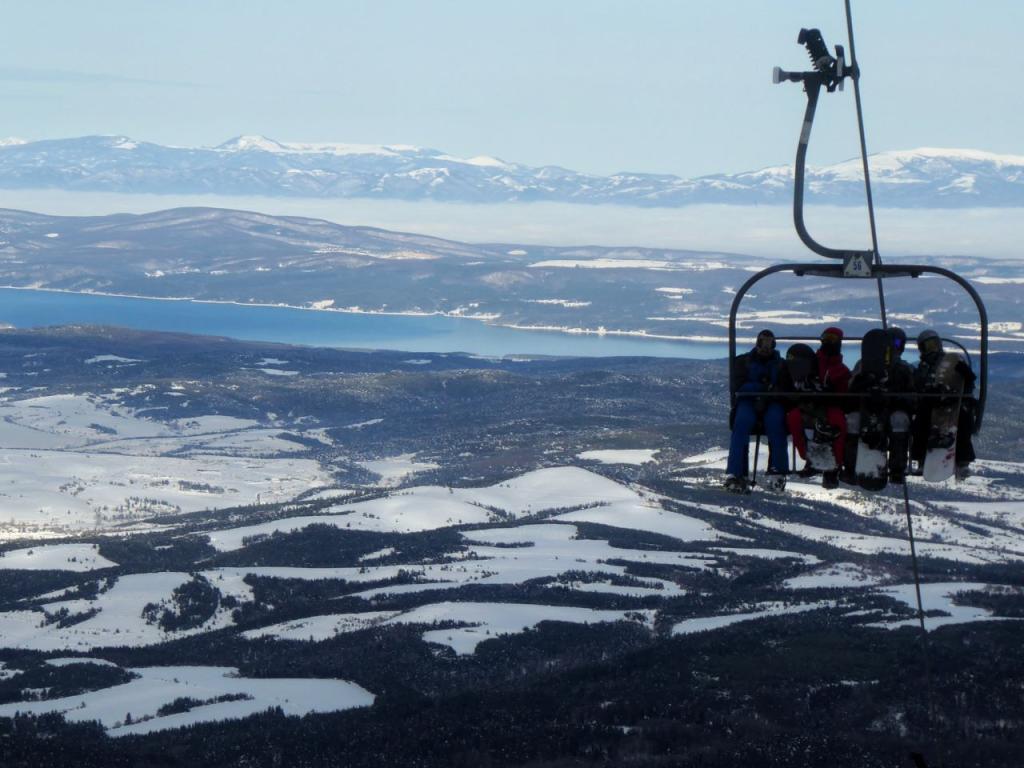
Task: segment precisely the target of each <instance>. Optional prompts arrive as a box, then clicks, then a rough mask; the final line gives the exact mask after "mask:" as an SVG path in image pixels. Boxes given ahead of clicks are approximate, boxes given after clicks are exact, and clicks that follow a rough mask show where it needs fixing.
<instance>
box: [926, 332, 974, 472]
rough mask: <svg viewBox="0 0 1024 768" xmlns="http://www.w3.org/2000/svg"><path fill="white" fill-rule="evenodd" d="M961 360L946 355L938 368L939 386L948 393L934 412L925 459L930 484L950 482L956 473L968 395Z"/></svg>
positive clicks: (958, 357)
mask: <svg viewBox="0 0 1024 768" xmlns="http://www.w3.org/2000/svg"><path fill="white" fill-rule="evenodd" d="M960 361H961V357H960V355H958V354H955V353H953V352H946V353H945V354H944V355H943V356H942V359H941V360H939V364H938V365H937V366H936V367H935V382H934V383H935V384H937V385H938V386H939V388H940V389H941V391H942V392H945V393H948V394H949V397H944V398H942V399H941V400H939V401H938V404H937V405H935V407H933V408H932V418H931V427H930V429H929V431H928V446H927V451H926V453H925V455H924V467H923V469H922V475H923V476H924V479H925V480H927V481H928V482H930V483H941V482H942V481H943V480H948V479H949V478H951V477H952V476H953V473H954V472H955V471H956V426H957V421H958V420H959V418H960V405H961V402H960V401H961V399H962V397H963V393H964V379H963V376H961V375H960V374H959V373H958V372H957V370H956V366H957V363H959V362H960Z"/></svg>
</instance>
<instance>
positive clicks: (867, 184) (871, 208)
mask: <svg viewBox="0 0 1024 768" xmlns="http://www.w3.org/2000/svg"><path fill="white" fill-rule="evenodd" d="M845 4H846V33H847V37H848V38H849V41H850V70H851V74H852V77H851V79H852V80H853V100H854V103H855V104H856V106H857V130H858V132H859V134H860V159H861V164H862V165H863V167H864V192H865V193H866V195H867V201H868V223H869V224H870V226H871V251H872V254H873V262H874V266H880V265H881V264H882V256H881V254H880V253H879V252H878V230H877V228H876V227H875V203H874V199H873V197H872V195H871V172H870V170H868V145H867V139H866V138H865V131H864V111H863V109H862V107H861V101H860V68H859V67H858V66H857V49H856V48H855V47H854V44H853V13H852V11H851V10H850V0H845ZM876 281H877V282H878V307H879V311H880V313H881V316H882V328H888V327H889V323H888V318H887V316H886V311H885V289H884V288H883V287H882V278H881V277H880V276H879V277H877V278H876Z"/></svg>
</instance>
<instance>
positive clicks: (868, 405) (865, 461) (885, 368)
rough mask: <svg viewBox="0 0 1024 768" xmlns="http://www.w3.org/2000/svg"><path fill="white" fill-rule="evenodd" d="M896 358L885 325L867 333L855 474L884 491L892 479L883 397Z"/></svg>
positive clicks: (860, 375) (870, 487)
mask: <svg viewBox="0 0 1024 768" xmlns="http://www.w3.org/2000/svg"><path fill="white" fill-rule="evenodd" d="M891 362H892V337H891V335H890V333H889V332H888V331H886V330H883V329H881V328H875V329H874V330H871V331H868V332H867V333H866V334H864V338H863V339H862V340H861V343H860V371H859V373H858V374H857V376H858V379H859V383H860V385H861V386H858V389H860V390H861V391H862V393H863V394H862V396H861V400H860V435H859V437H858V440H857V462H856V464H855V468H854V474H855V475H856V478H857V485H859V486H860V487H861V488H863V489H864V490H866V491H880V490H882V489H883V488H885V486H886V484H887V483H888V482H889V469H888V466H889V462H888V457H887V454H886V451H887V448H888V446H889V430H888V428H887V427H888V422H889V413H888V409H887V408H886V401H885V398H884V397H881V396H880V395H881V393H882V392H883V391H884V387H885V384H886V379H887V378H888V373H889V365H890V363H891Z"/></svg>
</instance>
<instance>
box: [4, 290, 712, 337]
mask: <svg viewBox="0 0 1024 768" xmlns="http://www.w3.org/2000/svg"><path fill="white" fill-rule="evenodd" d="M0 289H6V290H12V291H39V292H43V293H64V294H70V295H73V296H106V297H109V298H115V299H140V300H145V301H179V302H192V303H195V304H215V305H230V306H236V307H262V308H265V309H295V310H301V311H304V312H334V313H338V314H343V315H381V316H387V317H446V318H450V319H453V320H474V321H476V322H482V323H485V324H487V325H493V326H494V327H497V328H508V329H511V330H516V331H542V332H547V333H561V334H565V335H567V336H618V337H627V338H635V339H650V340H651V341H679V342H686V343H689V344H707V345H713V344H728V343H729V338H728V336H724V337H716V336H673V335H670V334H656V333H650V332H648V331H645V330H636V331H630V330H621V329H614V328H612V329H609V328H605V327H604V326H598V327H597V328H578V327H570V326H555V325H519V324H517V323H497V322H492V321H495V320H497V319H498V318H499V317H501V315H498V314H493V313H477V314H463V313H461V312H441V311H434V312H427V311H423V310H419V311H417V310H406V311H399V312H394V311H387V310H380V309H363V308H362V307H327V306H325V307H316V306H297V305H295V304H285V303H283V302H276V303H267V302H245V301H237V300H231V299H197V298H194V297H191V296H143V295H140V294H130V293H111V292H109V291H72V290H69V289H67V288H45V287H42V286H26V285H0Z"/></svg>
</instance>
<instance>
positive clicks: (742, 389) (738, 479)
mask: <svg viewBox="0 0 1024 768" xmlns="http://www.w3.org/2000/svg"><path fill="white" fill-rule="evenodd" d="M733 366H734V367H733V372H734V376H735V379H734V381H736V382H738V383H737V392H738V393H740V397H739V398H737V401H736V408H735V410H734V411H733V414H732V438H731V439H730V441H729V462H728V465H727V467H726V478H725V487H726V489H727V490H730V491H736V492H739V493H742V492H745V491H746V490H747V488H748V486H749V481H748V479H747V475H748V474H749V463H750V462H749V458H748V457H749V452H750V435H751V433H752V432H753V431H754V427H755V426H756V425H757V420H758V416H760V417H761V418H762V419H763V422H764V431H765V434H766V435H767V436H768V446H769V454H768V456H769V459H768V462H769V466H768V474H769V475H777V476H782V477H783V478H784V476H785V474H786V473H788V472H789V457H788V456H787V444H786V423H785V409H784V407H783V404H782V403H781V402H780V401H778V400H775V399H772V398H770V397H763V396H761V397H756V396H753V394H752V393H764V394H769V393H771V392H774V391H776V390H777V386H778V383H779V376H780V374H781V373H782V368H783V366H782V358H781V357H780V356H779V353H778V352H777V351H776V350H775V334H774V333H772V332H771V331H770V330H767V329H766V330H763V331H761V332H760V333H759V334H757V342H756V343H755V344H754V348H753V349H751V350H750V351H749V352H747V353H745V354H742V355H737V356H736V358H735V359H734V360H733ZM744 393H751V396H746V397H744V396H743V394H744ZM773 482H774V481H773ZM782 482H784V479H783V480H782ZM775 484H776V487H778V486H779V485H781V484H782V483H781V482H775Z"/></svg>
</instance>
